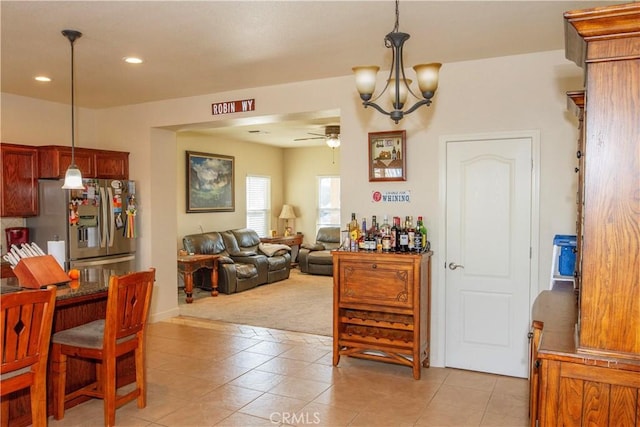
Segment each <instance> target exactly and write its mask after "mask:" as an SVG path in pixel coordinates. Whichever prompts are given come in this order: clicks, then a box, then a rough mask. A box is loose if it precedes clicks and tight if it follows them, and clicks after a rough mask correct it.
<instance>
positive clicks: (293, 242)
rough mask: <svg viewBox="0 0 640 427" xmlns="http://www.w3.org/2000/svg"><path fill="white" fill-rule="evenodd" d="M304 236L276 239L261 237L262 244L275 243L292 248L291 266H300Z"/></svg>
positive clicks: (279, 237) (277, 237)
mask: <svg viewBox="0 0 640 427" xmlns="http://www.w3.org/2000/svg"><path fill="white" fill-rule="evenodd" d="M303 238H304V235H303V234H302V233H300V234H294V235H292V236H276V237H261V238H260V241H261V242H262V243H275V244H279V245H287V246H289V247H290V248H291V266H292V267H295V266H296V265H298V252H299V251H300V245H302V239H303Z"/></svg>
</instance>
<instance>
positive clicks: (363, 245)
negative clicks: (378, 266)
mask: <svg viewBox="0 0 640 427" xmlns="http://www.w3.org/2000/svg"><path fill="white" fill-rule="evenodd" d="M358 249H360V250H366V249H367V220H366V219H365V218H362V228H361V229H360V237H359V238H358Z"/></svg>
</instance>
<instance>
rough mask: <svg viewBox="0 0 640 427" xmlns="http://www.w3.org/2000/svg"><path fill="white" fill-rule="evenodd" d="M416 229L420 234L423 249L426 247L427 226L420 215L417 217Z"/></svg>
mask: <svg viewBox="0 0 640 427" xmlns="http://www.w3.org/2000/svg"><path fill="white" fill-rule="evenodd" d="M418 229H419V230H420V235H421V236H422V250H423V251H425V250H426V249H427V227H425V226H424V221H423V220H422V217H421V216H419V217H418Z"/></svg>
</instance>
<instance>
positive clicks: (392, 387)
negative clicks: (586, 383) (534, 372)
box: [49, 317, 528, 427]
mask: <svg viewBox="0 0 640 427" xmlns="http://www.w3.org/2000/svg"><path fill="white" fill-rule="evenodd" d="M331 346H332V340H331V338H330V337H324V336H317V335H308V334H301V333H292V332H286V331H278V330H273V329H266V328H257V327H252V326H243V325H234V324H230V323H224V322H212V321H208V320H207V321H205V320H201V319H193V318H182V317H178V318H173V319H170V320H168V321H165V322H158V323H154V324H150V325H149V329H148V336H147V372H148V399H147V400H148V402H147V407H146V408H144V409H138V408H137V406H136V403H135V402H130V403H128V404H127V405H125V406H123V407H121V408H120V409H118V410H117V412H116V424H117V425H119V426H180V427H182V426H184V427H191V426H242V427H244V426H271V427H273V426H363V427H364V426H389V427H391V426H514V427H515V426H526V425H528V385H527V381H526V380H525V379H520V378H511V377H503V376H498V375H491V374H484V373H478V372H470V371H462V370H457V369H448V368H433V367H432V368H423V370H422V378H421V379H420V380H418V381H416V380H414V379H413V376H412V374H411V369H410V368H409V367H404V366H398V365H392V364H387V363H380V362H375V361H368V360H361V359H355V358H349V357H342V358H341V359H340V363H339V365H338V367H333V366H332V356H331ZM101 425H103V415H102V401H101V400H91V401H88V402H85V403H83V404H81V405H78V406H76V407H74V408H71V409H69V410H67V411H66V413H65V418H64V419H62V420H60V421H55V420H54V419H53V417H50V418H49V426H50V427H59V426H101Z"/></svg>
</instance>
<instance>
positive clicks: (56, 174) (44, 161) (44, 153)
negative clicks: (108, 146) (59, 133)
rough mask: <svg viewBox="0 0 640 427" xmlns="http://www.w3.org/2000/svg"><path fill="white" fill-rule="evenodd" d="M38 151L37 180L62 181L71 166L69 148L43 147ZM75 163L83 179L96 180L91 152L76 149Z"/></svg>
mask: <svg viewBox="0 0 640 427" xmlns="http://www.w3.org/2000/svg"><path fill="white" fill-rule="evenodd" d="M38 149H39V160H38V170H39V178H44V179H64V175H65V173H66V172H67V169H68V168H69V165H70V164H71V147H60V146H53V145H45V146H41V147H38ZM75 162H76V166H78V169H80V172H81V173H82V177H83V178H96V169H95V160H94V155H93V150H89V149H84V148H76V149H75Z"/></svg>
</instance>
